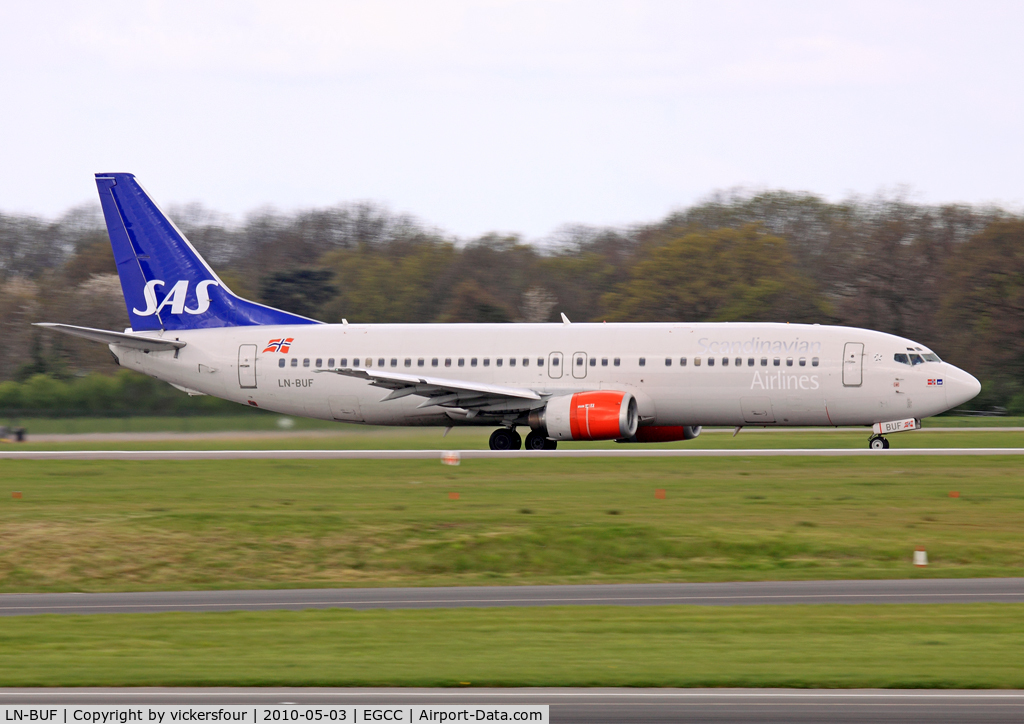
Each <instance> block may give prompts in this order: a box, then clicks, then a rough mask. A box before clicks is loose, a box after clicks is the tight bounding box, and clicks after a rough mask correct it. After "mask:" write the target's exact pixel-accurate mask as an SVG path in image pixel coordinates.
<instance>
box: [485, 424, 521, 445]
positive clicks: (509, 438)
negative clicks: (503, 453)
mask: <svg viewBox="0 0 1024 724" xmlns="http://www.w3.org/2000/svg"><path fill="white" fill-rule="evenodd" d="M513 436H515V437H513ZM516 437H519V436H518V435H516V433H515V432H513V431H512V430H509V429H508V428H505V427H499V428H498V429H497V430H495V431H494V432H492V433H491V439H490V441H489V444H490V446H491V450H516V449H517V447H516V445H515V438H516Z"/></svg>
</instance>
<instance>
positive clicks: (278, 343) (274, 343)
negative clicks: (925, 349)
mask: <svg viewBox="0 0 1024 724" xmlns="http://www.w3.org/2000/svg"><path fill="white" fill-rule="evenodd" d="M294 339H295V338H294V337H288V339H272V340H270V341H269V342H267V347H266V349H264V350H263V351H264V352H280V353H281V354H288V350H289V349H291V343H292V342H293V341H294ZM928 384H931V382H929V383H928Z"/></svg>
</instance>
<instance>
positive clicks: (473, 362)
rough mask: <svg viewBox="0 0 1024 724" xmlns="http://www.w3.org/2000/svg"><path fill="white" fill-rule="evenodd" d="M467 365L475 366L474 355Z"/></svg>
mask: <svg viewBox="0 0 1024 724" xmlns="http://www.w3.org/2000/svg"><path fill="white" fill-rule="evenodd" d="M469 366H470V367H476V357H474V358H472V359H471V360H470V361H469Z"/></svg>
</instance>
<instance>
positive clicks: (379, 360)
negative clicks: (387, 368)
mask: <svg viewBox="0 0 1024 724" xmlns="http://www.w3.org/2000/svg"><path fill="white" fill-rule="evenodd" d="M377 366H378V367H383V366H384V358H383V357H381V358H380V359H378V360H377Z"/></svg>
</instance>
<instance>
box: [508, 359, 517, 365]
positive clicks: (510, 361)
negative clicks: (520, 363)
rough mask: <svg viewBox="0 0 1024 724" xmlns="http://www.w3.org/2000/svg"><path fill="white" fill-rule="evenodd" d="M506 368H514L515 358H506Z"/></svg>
mask: <svg viewBox="0 0 1024 724" xmlns="http://www.w3.org/2000/svg"><path fill="white" fill-rule="evenodd" d="M508 366H509V367H515V366H516V358H515V357H509V358H508Z"/></svg>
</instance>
